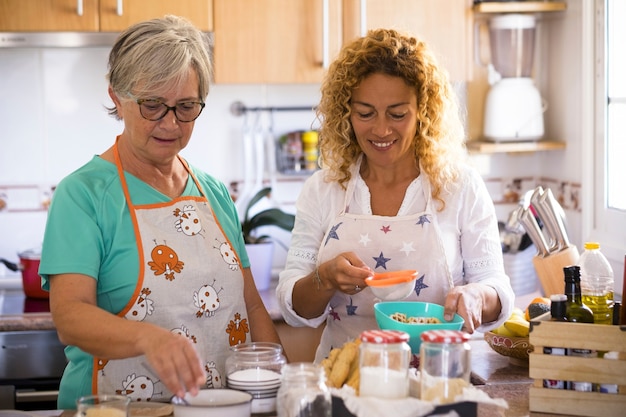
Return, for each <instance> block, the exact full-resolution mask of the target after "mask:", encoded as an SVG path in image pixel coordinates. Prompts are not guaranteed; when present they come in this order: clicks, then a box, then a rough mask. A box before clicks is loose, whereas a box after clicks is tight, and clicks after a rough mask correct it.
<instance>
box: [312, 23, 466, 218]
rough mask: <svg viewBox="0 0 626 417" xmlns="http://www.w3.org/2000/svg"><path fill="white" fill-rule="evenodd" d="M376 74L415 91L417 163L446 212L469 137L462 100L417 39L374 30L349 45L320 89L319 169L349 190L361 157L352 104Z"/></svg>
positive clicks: (393, 31)
mask: <svg viewBox="0 0 626 417" xmlns="http://www.w3.org/2000/svg"><path fill="white" fill-rule="evenodd" d="M371 74H386V75H391V76H395V77H401V78H402V79H403V80H404V81H405V82H406V84H407V85H409V86H411V87H413V88H415V92H416V95H417V119H418V129H417V132H416V135H415V138H414V139H413V147H414V151H415V160H416V163H417V164H419V165H418V166H419V168H420V172H421V173H423V174H426V175H427V177H428V178H429V180H430V182H431V185H432V196H433V198H434V199H435V200H437V201H438V202H440V207H439V210H443V208H444V207H445V201H444V200H443V198H442V192H443V190H447V191H451V190H450V185H451V184H454V183H455V180H456V179H457V177H458V175H459V163H460V162H461V161H462V160H463V159H464V157H465V155H466V151H465V145H464V140H465V131H464V127H463V123H462V120H461V117H460V114H459V105H458V101H457V96H456V94H455V92H454V91H453V89H452V85H451V84H450V82H449V79H448V74H447V72H446V71H445V70H444V69H443V68H441V67H440V66H439V64H438V62H437V60H436V58H435V56H434V55H433V53H432V52H431V51H430V50H429V48H428V46H427V45H426V44H425V43H424V42H422V41H420V40H418V39H416V38H415V37H412V36H409V35H406V34H401V33H399V32H397V31H395V30H391V29H376V30H370V31H369V32H368V33H367V35H366V36H364V37H361V38H358V39H356V40H354V41H353V42H351V43H349V44H347V45H345V46H344V47H343V49H342V50H341V52H340V54H339V56H338V57H337V59H336V60H335V61H334V62H333V63H332V64H331V66H330V68H329V69H328V73H327V75H326V77H325V79H324V81H323V83H322V86H321V101H320V104H319V106H318V107H317V110H316V112H317V118H318V119H319V121H320V164H321V166H322V167H324V168H326V169H327V178H328V179H329V180H332V181H337V182H338V183H339V184H340V185H341V186H342V187H343V188H344V189H345V188H346V183H347V182H348V181H349V180H350V178H351V174H350V167H351V165H352V164H354V162H355V161H356V160H357V158H358V157H359V155H361V153H362V150H361V148H360V146H359V144H358V143H357V140H356V137H355V134H354V130H353V129H352V125H351V123H350V114H351V108H350V104H351V103H350V101H351V99H352V93H353V91H354V90H355V88H357V87H358V86H359V84H360V83H361V82H362V81H363V80H364V79H365V78H366V77H368V76H369V75H371Z"/></svg>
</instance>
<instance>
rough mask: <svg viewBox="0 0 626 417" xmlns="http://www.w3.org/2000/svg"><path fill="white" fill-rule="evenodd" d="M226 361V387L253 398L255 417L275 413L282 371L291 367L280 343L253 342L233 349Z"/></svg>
mask: <svg viewBox="0 0 626 417" xmlns="http://www.w3.org/2000/svg"><path fill="white" fill-rule="evenodd" d="M230 350H231V352H230V355H229V356H228V357H227V358H226V365H225V367H226V385H227V386H228V388H231V389H236V390H239V391H245V392H248V393H250V394H251V395H252V406H251V411H252V413H253V414H264V413H275V412H276V393H277V392H278V388H279V387H280V383H281V382H280V378H281V369H282V367H283V366H284V365H285V364H286V363H287V360H286V358H285V355H283V348H282V346H281V345H279V344H277V343H268V342H253V343H244V344H240V345H237V346H233V347H231V348H230Z"/></svg>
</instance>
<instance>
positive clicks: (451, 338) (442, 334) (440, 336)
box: [422, 330, 470, 343]
mask: <svg viewBox="0 0 626 417" xmlns="http://www.w3.org/2000/svg"><path fill="white" fill-rule="evenodd" d="M469 339H470V335H469V333H465V332H462V331H460V330H428V331H426V332H424V333H422V342H431V343H463V342H467V341H468V340H469Z"/></svg>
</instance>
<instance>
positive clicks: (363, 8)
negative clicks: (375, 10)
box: [360, 0, 367, 36]
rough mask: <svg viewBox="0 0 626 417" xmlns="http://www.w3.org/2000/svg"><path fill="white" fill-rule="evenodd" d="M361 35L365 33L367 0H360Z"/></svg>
mask: <svg viewBox="0 0 626 417" xmlns="http://www.w3.org/2000/svg"><path fill="white" fill-rule="evenodd" d="M360 20H361V36H365V35H367V0H361V19H360Z"/></svg>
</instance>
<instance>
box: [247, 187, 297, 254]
mask: <svg viewBox="0 0 626 417" xmlns="http://www.w3.org/2000/svg"><path fill="white" fill-rule="evenodd" d="M271 191H272V188H271V187H265V188H263V189H261V190H259V192H257V193H256V194H255V195H254V197H252V198H251V199H250V201H249V202H248V205H247V206H246V210H245V212H244V218H243V221H242V222H241V231H242V232H243V238H244V241H245V242H246V243H248V244H252V243H261V242H265V241H268V240H271V239H270V236H268V235H261V236H256V235H254V233H253V232H254V231H255V230H256V229H257V228H259V227H262V226H276V227H280V228H281V229H283V230H287V231H291V230H292V229H293V225H294V222H295V219H296V216H294V215H293V214H289V213H286V212H284V211H283V210H281V209H279V208H269V209H266V210H263V211H260V212H258V213H256V214H254V215H252V216H250V210H251V209H252V207H254V205H255V204H256V203H258V202H259V200H261V199H262V198H264V197H266V196H268V195H269V194H270V193H271ZM277 242H278V243H280V244H281V246H285V245H284V244H283V243H282V242H280V241H277Z"/></svg>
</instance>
